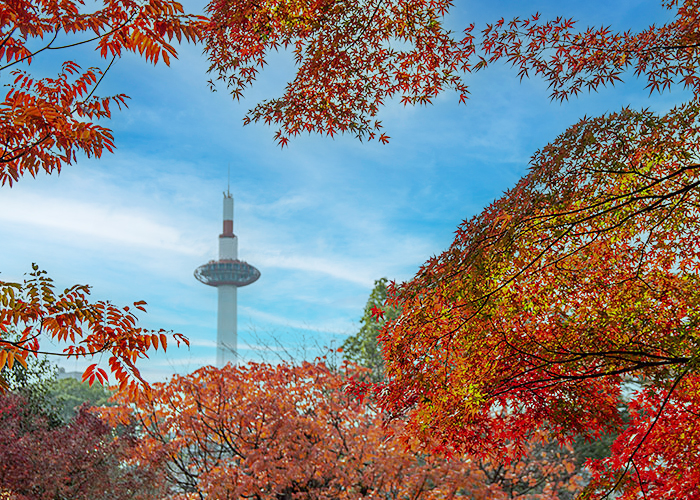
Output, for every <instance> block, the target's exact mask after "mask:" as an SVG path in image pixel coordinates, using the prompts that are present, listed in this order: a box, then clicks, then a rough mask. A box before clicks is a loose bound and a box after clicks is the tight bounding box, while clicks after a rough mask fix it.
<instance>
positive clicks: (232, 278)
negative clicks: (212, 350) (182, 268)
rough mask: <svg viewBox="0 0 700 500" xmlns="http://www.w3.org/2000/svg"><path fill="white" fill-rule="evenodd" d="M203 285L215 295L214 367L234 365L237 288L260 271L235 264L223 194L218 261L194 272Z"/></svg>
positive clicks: (228, 202) (229, 200)
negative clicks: (216, 301) (213, 288)
mask: <svg viewBox="0 0 700 500" xmlns="http://www.w3.org/2000/svg"><path fill="white" fill-rule="evenodd" d="M194 277H195V278H197V279H198V280H199V281H201V282H202V283H204V284H205V285H210V286H215V287H216V288H217V290H218V294H219V306H218V312H217V328H216V365H217V366H219V367H222V366H224V365H225V364H226V363H228V362H232V363H236V361H237V357H238V324H237V323H238V319H237V312H238V303H237V301H238V297H237V295H238V287H240V286H246V285H250V284H251V283H253V282H255V281H257V279H258V278H260V271H258V270H257V269H256V268H255V267H253V266H251V265H250V264H248V263H247V262H243V261H241V260H238V237H237V236H236V235H235V234H233V197H232V196H231V193H230V192H228V191H227V192H225V193H224V231H223V233H221V234H220V235H219V260H212V261H209V262H208V263H206V264H204V265H203V266H199V267H198V268H197V269H196V270H195V271H194Z"/></svg>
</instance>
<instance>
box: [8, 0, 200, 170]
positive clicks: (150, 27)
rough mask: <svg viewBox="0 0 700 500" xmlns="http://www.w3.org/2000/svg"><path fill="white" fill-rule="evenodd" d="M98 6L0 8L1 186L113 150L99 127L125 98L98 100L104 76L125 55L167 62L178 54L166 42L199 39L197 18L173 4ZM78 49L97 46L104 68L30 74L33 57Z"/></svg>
mask: <svg viewBox="0 0 700 500" xmlns="http://www.w3.org/2000/svg"><path fill="white" fill-rule="evenodd" d="M99 4H101V5H99ZM98 7H99V8H97V9H96V10H94V11H91V12H86V10H87V7H86V5H85V2H83V1H82V0H77V1H57V0H38V1H37V0H7V1H3V3H2V5H0V75H1V76H2V78H3V81H4V82H5V84H6V85H7V86H8V87H9V90H8V92H7V94H6V95H5V97H4V100H3V101H2V102H0V124H2V126H1V127H0V184H5V183H10V184H12V183H13V182H15V181H17V180H19V178H20V177H21V176H22V175H25V174H30V175H32V176H34V175H36V174H37V172H39V171H41V170H44V171H46V172H47V173H52V172H60V170H61V167H62V166H63V165H68V164H71V163H72V162H74V161H75V159H76V154H77V153H82V154H85V155H86V156H88V157H91V156H95V157H99V156H100V155H101V154H102V152H103V150H104V149H107V150H108V151H110V152H111V151H112V150H113V149H114V137H113V136H112V133H111V131H110V130H109V129H108V128H105V127H104V126H102V125H100V124H98V121H99V120H100V119H103V118H109V117H110V116H111V112H112V109H111V107H114V106H116V107H119V108H121V107H122V106H124V105H125V102H126V99H127V96H126V95H125V94H118V95H116V96H111V97H98V96H97V95H96V93H95V92H96V90H97V87H98V86H99V84H100V82H101V81H102V78H103V77H104V74H105V73H106V71H108V70H109V69H110V68H111V66H112V64H113V63H114V62H115V61H116V60H117V59H118V58H119V57H120V56H121V55H122V54H123V53H124V52H134V53H138V54H139V55H141V56H143V57H144V58H145V59H146V60H147V61H150V62H152V63H154V64H155V63H157V62H158V61H159V60H163V62H165V63H166V64H169V63H170V58H171V57H176V56H177V52H176V50H175V48H174V47H173V46H172V45H171V44H170V43H169V42H171V41H172V40H173V39H177V40H178V41H180V40H182V39H183V38H184V39H186V40H190V41H195V40H197V39H198V36H199V35H198V33H199V31H198V28H197V26H198V24H199V23H200V21H201V18H200V17H198V16H193V15H187V14H184V12H183V9H182V6H181V5H180V4H179V3H177V2H175V1H172V0H150V1H147V2H137V1H133V0H127V1H114V0H104V2H98ZM84 44H90V45H93V46H94V47H95V50H96V53H97V54H99V57H100V58H101V59H104V60H105V63H106V67H105V68H102V69H100V68H96V67H91V68H87V69H84V68H81V66H80V65H79V64H78V63H77V62H75V61H72V60H66V61H65V62H64V63H63V65H62V69H61V71H60V72H59V74H58V75H57V76H56V77H54V78H40V77H38V76H36V75H35V74H34V73H33V72H32V71H30V68H31V67H32V66H31V65H32V64H33V63H35V60H36V59H37V58H39V57H42V56H44V55H47V54H49V53H51V54H52V57H54V56H53V54H55V53H56V52H55V51H57V50H59V51H60V52H58V53H59V54H61V53H65V52H70V49H72V48H74V47H77V46H80V45H84ZM110 106H111V107H110Z"/></svg>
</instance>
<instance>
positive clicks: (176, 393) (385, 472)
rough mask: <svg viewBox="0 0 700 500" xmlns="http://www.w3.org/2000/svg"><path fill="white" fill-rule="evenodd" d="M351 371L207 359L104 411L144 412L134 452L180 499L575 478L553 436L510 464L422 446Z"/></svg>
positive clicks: (542, 487) (549, 484)
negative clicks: (544, 449)
mask: <svg viewBox="0 0 700 500" xmlns="http://www.w3.org/2000/svg"><path fill="white" fill-rule="evenodd" d="M353 374H357V370H356V368H353V367H351V366H349V365H344V366H343V367H341V369H340V371H332V370H330V369H328V368H327V367H326V365H325V364H323V363H321V362H315V363H303V364H302V365H296V366H292V365H286V364H282V365H278V366H273V365H268V364H252V363H251V364H248V365H247V366H244V367H237V366H233V365H231V364H229V365H227V366H226V367H224V368H221V369H217V368H214V367H204V368H201V369H199V370H197V371H195V372H194V373H192V374H190V375H186V376H176V377H174V378H173V379H172V380H171V381H170V382H169V383H167V384H154V385H153V389H152V391H151V392H150V393H149V394H148V395H147V396H144V397H143V398H140V399H139V400H138V401H137V403H136V404H135V405H133V404H129V401H128V400H123V401H122V402H123V403H124V405H123V406H121V407H118V408H105V409H103V412H104V414H106V415H109V416H110V418H118V419H124V418H135V419H137V421H138V422H139V423H140V425H141V428H142V429H143V433H144V437H143V438H142V439H141V440H140V442H139V445H140V446H141V449H140V451H139V452H138V453H137V459H138V460H140V461H142V462H143V463H148V464H161V465H162V466H164V467H165V468H166V469H167V470H168V474H169V480H170V483H171V484H172V485H173V491H172V494H173V495H176V496H177V497H178V498H259V499H279V498H285V499H286V498H289V499H291V498H310V499H331V498H358V499H359V498H375V497H376V498H389V499H392V498H395V499H398V498H415V499H418V498H429V499H433V498H435V499H436V498H452V497H463V498H479V499H501V498H502V499H505V498H529V499H533V500H534V499H545V498H547V499H554V498H560V497H559V494H560V493H561V492H567V491H569V489H570V488H573V487H574V486H575V485H576V480H577V477H576V476H574V475H573V474H572V470H573V463H572V461H571V454H570V452H568V451H567V450H560V449H559V448H558V447H557V448H556V450H552V451H551V452H550V453H548V454H546V456H544V457H540V458H539V459H535V460H532V461H529V462H522V461H517V460H516V461H514V462H513V463H511V464H509V465H506V464H500V465H495V464H493V463H490V462H487V461H483V460H482V461H477V460H470V459H463V458H459V457H456V458H453V459H452V460H446V459H444V458H441V457H438V456H431V455H428V454H425V453H423V450H422V448H421V446H419V444H418V443H417V442H416V441H415V440H413V441H410V440H409V441H408V442H407V441H402V440H399V439H398V438H396V437H394V436H392V435H391V433H395V432H396V431H397V430H398V428H399V426H400V424H399V423H398V422H396V421H394V422H391V423H388V424H387V423H386V422H385V421H384V419H383V417H382V415H381V414H379V413H377V411H376V409H373V408H372V407H371V406H370V405H369V404H367V403H366V402H362V401H360V400H359V399H357V398H355V397H353V396H352V395H350V394H349V393H348V392H347V391H346V386H347V383H348V380H349V378H348V376H352V375H353ZM385 424H386V425H388V426H389V427H388V430H389V431H390V434H389V435H387V433H386V430H387V427H385ZM540 449H541V448H540ZM178 495H179V496H178Z"/></svg>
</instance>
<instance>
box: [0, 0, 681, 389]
mask: <svg viewBox="0 0 700 500" xmlns="http://www.w3.org/2000/svg"><path fill="white" fill-rule="evenodd" d="M457 3H458V5H457V6H456V7H455V9H454V10H453V12H452V13H451V14H450V15H449V16H448V19H447V23H448V25H449V26H450V27H451V28H452V29H454V30H461V29H463V27H465V26H466V25H468V24H469V23H471V22H475V23H476V25H477V29H481V28H483V26H484V23H486V22H493V21H496V20H497V19H498V18H499V17H501V16H503V17H506V18H512V17H513V16H527V15H528V14H532V13H534V12H536V11H539V12H541V13H542V14H543V17H553V16H556V15H564V16H567V17H569V16H570V17H574V18H575V19H578V20H579V21H580V23H581V24H580V26H581V27H583V26H585V25H589V24H593V25H601V24H604V25H612V27H613V28H617V29H620V30H625V29H633V30H636V29H641V28H643V27H645V26H647V25H648V24H650V23H652V22H656V23H664V22H666V21H669V20H670V15H669V13H668V12H667V11H664V10H662V9H661V7H660V6H659V2H656V1H641V0H640V1H625V0H617V1H615V2H607V1H605V2H604V1H590V2H585V3H584V2H547V1H542V2H537V1H533V2H527V1H492V2H476V1H472V2H457ZM203 5H204V4H203V3H196V2H185V6H186V8H188V9H189V10H190V11H192V12H201V9H202V7H203ZM179 53H180V57H179V60H177V61H174V62H173V63H172V66H171V67H170V68H168V67H166V66H164V65H159V66H157V67H155V68H154V67H153V66H151V65H149V64H147V63H146V62H145V61H143V60H141V59H139V58H137V57H135V56H127V57H124V58H123V59H121V60H120V61H119V62H118V63H117V64H116V65H115V66H114V68H113V69H112V70H111V71H110V73H109V74H108V76H107V78H106V79H105V81H104V82H103V84H102V85H103V86H101V88H100V92H99V93H100V94H101V95H109V94H113V93H119V92H123V93H126V94H127V95H129V96H130V97H131V99H130V101H129V109H127V110H125V111H122V112H117V113H116V114H115V116H114V117H113V119H112V120H111V121H110V122H109V123H107V124H106V126H109V127H110V128H112V130H113V131H114V134H115V137H116V144H117V148H118V149H117V150H116V152H115V154H105V155H104V156H103V158H101V159H99V160H95V159H86V158H80V159H79V161H78V162H77V164H75V165H72V166H69V167H66V168H65V169H64V170H63V172H62V173H61V174H60V175H52V176H46V175H39V176H38V177H37V178H36V179H32V178H23V179H21V180H20V181H19V182H18V183H17V184H16V185H15V186H13V187H12V188H10V187H8V186H3V187H1V188H0V272H1V273H2V274H0V277H2V279H4V280H8V281H13V280H21V279H22V277H23V274H24V273H25V272H28V271H29V270H30V268H31V263H32V262H36V263H37V264H39V266H40V267H41V268H43V269H45V270H47V271H48V272H49V275H50V276H51V277H52V278H54V280H55V281H56V283H57V285H58V287H59V288H63V287H65V286H69V285H72V284H74V283H81V284H82V283H89V284H90V285H92V287H93V288H92V289H93V296H94V298H96V299H105V300H106V299H109V300H111V301H113V302H114V303H117V304H120V305H125V304H130V303H132V302H134V301H136V300H141V299H143V300H146V301H147V302H148V314H145V315H141V316H140V319H141V324H142V325H143V326H146V327H150V328H165V329H168V330H174V331H177V332H181V333H183V334H185V335H187V336H188V337H189V338H190V340H191V342H192V347H191V348H190V349H189V350H188V349H186V348H182V349H172V350H169V351H168V352H167V354H164V355H163V354H160V355H153V356H152V357H151V359H149V360H147V361H146V362H144V363H142V364H141V368H142V370H143V372H144V374H145V375H146V376H147V377H148V378H149V379H151V380H154V381H155V380H163V379H164V378H166V377H168V376H169V375H171V374H172V373H175V372H179V373H185V372H189V371H192V370H194V369H196V368H198V367H200V366H202V365H204V364H211V363H213V362H214V359H215V347H214V346H215V338H216V291H215V290H214V289H213V288H211V287H206V286H204V285H202V284H201V283H199V282H197V281H196V280H195V279H194V277H193V276H192V272H193V270H194V269H195V268H196V267H197V266H198V265H200V264H203V263H205V262H207V261H208V260H210V259H213V258H215V257H216V256H217V235H218V234H219V232H220V230H221V203H222V191H223V190H225V189H226V183H227V169H228V166H229V164H230V168H231V191H232V193H233V195H234V198H235V217H234V219H235V221H234V224H235V232H236V234H237V235H238V236H239V257H240V258H241V259H244V260H246V261H248V262H250V263H251V264H253V265H255V266H256V267H258V268H259V269H260V271H261V273H262V277H261V278H260V280H259V281H258V282H256V283H255V284H253V285H251V286H249V287H246V288H242V289H240V290H239V293H238V311H239V318H238V324H239V347H240V354H241V357H242V359H243V360H260V359H268V360H270V361H274V360H275V359H279V358H278V356H282V357H284V356H286V355H287V354H286V353H285V352H284V351H286V352H287V353H290V354H292V355H294V356H296V357H304V356H306V357H313V356H314V355H315V353H317V352H319V349H322V348H323V347H324V346H339V345H340V344H341V343H342V342H343V340H344V339H345V338H346V337H347V336H348V335H350V334H352V333H354V332H355V331H356V330H357V329H358V321H359V318H360V317H361V315H362V309H363V307H364V304H365V302H366V300H367V297H368V294H369V292H370V290H371V288H372V285H373V281H374V280H375V279H377V278H380V277H383V276H386V277H389V278H390V279H396V280H406V279H410V278H411V277H412V276H413V275H414V274H415V272H416V271H417V270H418V268H419V266H420V265H421V264H422V263H423V262H424V261H425V260H427V259H428V258H429V257H430V256H432V255H435V254H439V253H440V252H442V251H443V250H444V249H446V248H447V247H448V246H449V244H450V243H451V241H452V238H453V233H454V231H455V229H456V228H457V225H458V224H459V223H460V222H461V221H462V220H464V219H466V218H469V217H471V216H473V215H475V214H476V213H478V212H479V211H480V210H481V209H482V208H483V207H484V206H485V205H487V204H488V203H489V202H491V201H492V200H493V199H495V198H496V197H498V196H500V194H501V193H502V192H503V191H504V190H506V189H508V188H509V187H511V186H513V185H514V184H515V183H516V182H517V180H518V179H519V178H520V177H521V176H522V175H523V174H524V173H525V172H526V170H527V167H528V161H529V158H530V157H531V155H532V154H533V153H534V152H535V151H536V150H537V149H538V148H540V147H542V146H544V145H546V144H547V143H548V142H550V141H551V140H553V139H554V138H555V137H556V135H557V134H558V133H561V132H563V131H564V129H565V128H566V126H568V125H570V124H572V123H574V122H575V121H576V120H577V119H578V118H579V117H581V116H583V115H589V116H596V115H599V114H602V113H604V112H606V111H615V110H618V109H620V108H621V107H622V106H624V105H631V106H632V107H635V108H642V107H649V108H651V109H655V110H658V111H664V110H666V109H668V108H669V107H671V106H672V105H673V104H675V103H678V102H680V101H682V100H683V97H684V95H683V93H682V92H679V91H678V90H675V89H674V91H673V92H672V93H670V94H668V93H667V94H664V95H662V96H658V95H657V96H653V97H652V98H651V99H650V98H649V96H648V93H647V91H646V90H645V89H644V83H643V82H636V81H635V80H634V78H633V77H632V76H630V77H629V78H628V79H627V80H628V82H627V83H625V84H624V85H619V86H617V87H616V88H614V89H604V90H602V91H601V92H599V93H596V94H591V95H588V94H587V95H583V96H581V97H580V98H578V99H575V100H573V101H571V102H568V103H564V104H560V103H554V102H551V101H550V100H549V97H548V95H549V94H548V91H547V88H546V84H545V83H544V82H542V81H540V80H529V81H524V82H522V83H519V81H518V79H517V76H516V74H515V72H514V71H513V70H511V69H509V68H507V67H506V66H494V67H492V68H490V69H489V70H488V71H485V72H482V73H478V74H476V75H469V76H468V77H467V82H468V83H469V84H470V89H471V98H470V100H469V102H468V104H467V105H466V106H465V105H458V104H457V101H458V99H457V96H455V95H454V94H453V93H445V94H444V95H442V96H440V97H439V98H438V99H437V100H436V102H435V103H434V105H432V106H428V107H421V108H405V107H403V106H402V105H400V104H399V103H398V101H397V102H391V103H389V104H388V105H387V106H386V107H385V108H384V109H383V110H382V111H381V113H380V117H379V118H380V119H381V120H382V121H383V124H384V127H385V131H386V133H387V134H388V135H389V136H391V142H390V143H389V144H388V145H380V144H377V143H360V142H358V141H357V140H355V139H353V138H352V137H336V138H335V139H331V138H327V137H320V136H304V137H300V138H296V139H293V140H291V141H290V144H289V147H288V148H285V149H284V150H281V149H280V148H278V147H277V146H276V145H275V143H274V141H273V133H274V129H270V128H269V127H266V126H263V125H255V124H254V125H249V126H246V127H243V126H242V119H243V116H244V114H245V111H246V110H247V109H249V108H251V107H253V105H254V104H255V103H256V102H258V101H259V100H261V99H263V98H270V97H275V96H277V95H279V94H280V93H281V90H282V89H283V87H284V83H285V82H286V81H287V80H288V79H290V78H291V76H292V75H293V71H294V67H293V64H292V61H291V58H290V57H289V54H284V53H281V54H272V55H271V57H270V60H269V62H270V65H269V66H268V69H267V70H266V71H265V72H264V73H263V75H262V76H261V78H260V80H259V81H258V83H257V84H256V86H255V87H254V88H252V89H251V90H250V92H248V94H247V96H246V99H245V100H243V101H241V102H240V103H235V102H233V101H232V100H231V98H230V96H229V95H228V94H226V92H225V91H224V90H223V89H222V90H221V91H219V92H216V93H212V92H210V91H209V90H208V87H207V80H208V79H209V77H208V76H207V74H206V68H207V62H206V60H205V58H204V56H203V55H202V53H201V47H197V46H188V45H185V46H181V47H180V48H179ZM49 57H54V58H55V60H51V59H47V60H44V61H41V62H38V63H37V64H43V65H44V66H38V67H40V68H45V69H46V68H51V67H52V65H54V66H55V65H56V64H60V62H62V61H63V60H65V59H66V58H69V57H74V58H75V59H76V60H78V62H80V63H81V64H83V66H88V65H89V64H90V62H85V61H84V59H90V57H91V56H90V54H89V53H86V52H85V51H82V52H79V53H77V54H76V55H75V56H69V55H67V54H62V53H60V51H59V52H58V53H53V54H51V55H50V56H49ZM81 58H83V59H81ZM47 71H48V69H47ZM3 78H7V77H6V75H3ZM62 364H63V366H65V367H66V369H68V370H75V369H82V368H84V366H85V365H86V364H87V362H83V361H70V362H68V363H66V362H63V363H62Z"/></svg>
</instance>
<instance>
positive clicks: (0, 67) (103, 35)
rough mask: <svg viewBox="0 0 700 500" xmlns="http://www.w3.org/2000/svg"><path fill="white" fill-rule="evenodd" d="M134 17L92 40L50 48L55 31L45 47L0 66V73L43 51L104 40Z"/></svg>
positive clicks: (134, 14) (135, 14) (57, 31)
mask: <svg viewBox="0 0 700 500" xmlns="http://www.w3.org/2000/svg"><path fill="white" fill-rule="evenodd" d="M136 17H137V13H136V12H134V13H133V14H132V15H131V17H129V18H128V19H127V20H126V21H124V23H123V24H122V25H120V26H117V27H115V28H113V29H111V30H109V31H107V32H105V33H102V34H99V35H96V36H94V37H92V38H89V39H87V40H81V41H79V42H75V43H71V44H68V45H61V46H59V47H52V46H51V45H52V44H53V42H55V41H56V38H57V37H58V34H59V32H60V30H56V32H55V33H54V36H53V38H52V39H51V41H50V42H49V43H48V44H47V45H45V46H44V47H42V48H41V49H39V50H37V51H35V52H32V53H30V54H28V55H26V56H24V57H22V58H21V59H17V60H15V61H14V62H11V63H8V64H6V65H5V66H0V71H2V70H4V69H7V68H9V67H11V66H14V65H15V64H19V63H21V62H24V61H26V60H27V59H31V58H32V57H34V56H36V55H37V54H39V53H41V52H43V51H45V50H61V49H69V48H72V47H78V46H80V45H85V44H86V43H91V42H94V41H95V40H100V39H101V38H104V37H106V36H109V35H111V34H112V33H115V32H117V31H119V30H121V29H123V28H125V27H126V26H128V25H129V24H130V23H131V22H132V21H133V20H134V19H135V18H136ZM13 31H14V30H13ZM10 34H11V33H10ZM66 34H68V33H66ZM8 36H9V35H8ZM3 43H4V42H3ZM115 55H116V54H115Z"/></svg>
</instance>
